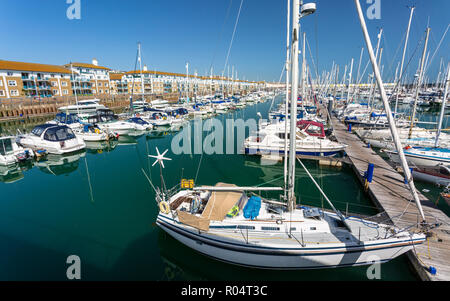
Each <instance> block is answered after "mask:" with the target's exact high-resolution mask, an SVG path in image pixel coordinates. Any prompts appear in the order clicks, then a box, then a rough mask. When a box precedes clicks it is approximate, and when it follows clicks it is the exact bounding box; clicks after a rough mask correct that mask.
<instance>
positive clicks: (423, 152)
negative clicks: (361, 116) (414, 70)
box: [387, 28, 450, 167]
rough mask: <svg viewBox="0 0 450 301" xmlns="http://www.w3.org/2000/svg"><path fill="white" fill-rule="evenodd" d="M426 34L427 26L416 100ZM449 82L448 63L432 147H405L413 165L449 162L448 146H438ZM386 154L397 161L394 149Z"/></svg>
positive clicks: (449, 68) (449, 150)
mask: <svg viewBox="0 0 450 301" xmlns="http://www.w3.org/2000/svg"><path fill="white" fill-rule="evenodd" d="M428 34H429V28H427V37H426V40H425V46H424V52H423V53H424V54H423V56H422V62H421V71H420V75H419V84H418V87H417V90H416V100H417V95H418V89H419V85H420V83H421V79H422V76H423V64H424V63H423V61H424V57H425V52H426V46H427V41H428ZM449 83H450V64H449V65H448V67H447V76H446V84H445V91H444V99H443V103H442V105H441V112H440V115H439V122H438V130H437V132H436V140H435V144H434V147H411V146H410V145H407V146H406V147H405V155H406V157H407V160H408V162H410V164H413V165H415V166H427V167H432V166H437V165H442V164H444V165H448V164H450V149H449V148H448V147H439V144H440V143H439V138H440V135H441V130H442V122H443V119H444V114H445V106H446V102H447V95H448V85H449ZM415 108H416V103H415V104H414V110H415ZM414 113H415V111H413V117H414ZM412 129H413V127H412V123H411V128H410V131H409V136H408V137H409V138H411V134H412ZM387 154H388V155H389V157H390V159H391V160H393V161H395V162H398V152H396V151H387Z"/></svg>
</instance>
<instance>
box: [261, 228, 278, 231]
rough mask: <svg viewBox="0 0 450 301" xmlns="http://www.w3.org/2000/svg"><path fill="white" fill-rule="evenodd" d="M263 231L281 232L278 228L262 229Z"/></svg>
mask: <svg viewBox="0 0 450 301" xmlns="http://www.w3.org/2000/svg"><path fill="white" fill-rule="evenodd" d="M261 230H263V231H280V228H278V227H261Z"/></svg>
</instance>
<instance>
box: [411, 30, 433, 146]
mask: <svg viewBox="0 0 450 301" xmlns="http://www.w3.org/2000/svg"><path fill="white" fill-rule="evenodd" d="M429 36H430V27H427V36H426V38H425V45H424V46H423V53H422V59H421V61H420V72H419V78H418V79H417V86H416V96H415V97H414V107H413V111H412V116H411V125H410V127H409V134H408V139H411V135H412V130H413V126H414V119H415V118H416V109H417V100H418V99H419V89H420V86H421V85H422V78H423V69H424V63H425V55H426V53H427V46H428V37H429Z"/></svg>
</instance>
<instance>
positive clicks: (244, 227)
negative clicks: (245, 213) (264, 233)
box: [237, 225, 255, 230]
mask: <svg viewBox="0 0 450 301" xmlns="http://www.w3.org/2000/svg"><path fill="white" fill-rule="evenodd" d="M237 228H238V229H244V230H255V227H254V226H244V225H238V226H237Z"/></svg>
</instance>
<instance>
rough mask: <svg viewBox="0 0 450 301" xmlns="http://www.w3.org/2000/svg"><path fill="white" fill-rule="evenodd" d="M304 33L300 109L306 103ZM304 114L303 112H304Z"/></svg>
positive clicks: (304, 39) (304, 34)
mask: <svg viewBox="0 0 450 301" xmlns="http://www.w3.org/2000/svg"><path fill="white" fill-rule="evenodd" d="M305 44H306V32H303V45H302V108H303V107H304V104H305V101H306V50H305ZM303 111H304V109H303ZM304 112H305V111H304Z"/></svg>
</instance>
